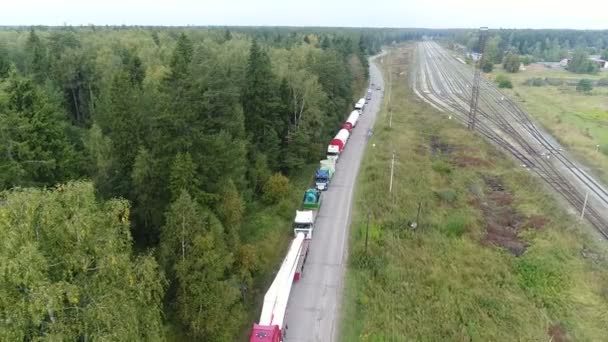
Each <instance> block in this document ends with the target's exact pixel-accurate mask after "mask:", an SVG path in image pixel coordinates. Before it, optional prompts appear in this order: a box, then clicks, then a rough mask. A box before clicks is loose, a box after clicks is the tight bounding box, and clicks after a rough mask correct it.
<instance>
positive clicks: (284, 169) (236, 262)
mask: <svg viewBox="0 0 608 342" xmlns="http://www.w3.org/2000/svg"><path fill="white" fill-rule="evenodd" d="M415 35H419V33H415V32H414V31H407V30H404V31H399V30H375V31H370V32H367V31H362V30H356V29H290V28H171V29H170V28H156V27H148V28H141V27H140V28H137V27H80V28H72V27H61V28H49V27H36V28H4V29H2V30H0V190H2V191H3V192H2V194H1V195H0V235H2V239H3V248H1V249H0V258H1V259H2V263H1V265H0V270H1V271H2V275H3V276H2V278H1V279H0V320H2V322H3V323H2V325H1V326H0V340H3V341H17V340H21V341H30V340H38V339H51V340H55V339H56V340H79V341H89V340H92V339H104V340H124V341H135V340H164V339H178V340H182V339H184V338H186V337H189V338H192V339H194V340H198V341H233V340H235V339H236V338H237V337H238V336H239V335H241V334H242V333H243V331H245V330H246V329H247V326H248V325H249V324H250V323H251V322H252V320H253V318H252V317H254V316H253V315H254V312H255V311H256V309H257V306H258V304H256V303H259V301H260V299H261V295H262V294H263V290H264V288H265V287H266V286H267V285H268V281H269V280H270V278H271V275H272V272H273V270H274V269H275V268H276V267H277V266H278V264H279V262H280V256H281V254H282V251H283V250H284V247H285V245H286V244H285V243H281V242H282V240H281V239H277V238H276V236H275V237H274V238H272V239H271V238H270V237H269V236H270V235H271V234H275V235H276V231H277V230H281V233H280V234H279V235H280V236H288V235H290V234H291V233H290V229H289V224H284V223H286V222H288V221H289V220H291V215H292V214H293V211H292V210H286V209H285V208H290V207H292V206H293V205H292V204H291V203H287V202H289V201H291V199H290V198H287V197H288V196H287V193H289V191H290V179H292V178H293V177H297V176H298V175H299V174H301V173H302V172H303V171H302V170H303V169H305V166H306V165H310V164H312V163H316V162H317V161H318V160H319V159H321V158H322V156H323V152H324V148H325V147H326V143H327V141H328V140H329V139H330V137H331V136H332V134H334V133H335V131H336V129H337V128H338V127H339V123H340V122H341V120H343V119H344V116H345V115H346V114H347V113H348V110H349V108H350V107H351V106H352V103H353V99H354V98H357V97H358V95H360V94H359V92H361V91H362V89H363V88H364V87H365V83H366V78H367V56H368V55H370V54H373V53H376V52H378V51H379V47H380V46H381V45H383V44H386V43H389V42H392V41H398V40H402V39H409V38H413V37H415ZM301 190H303V189H301ZM268 208H276V210H267V209H268ZM279 218H282V219H279ZM278 223H283V225H282V226H280V227H274V226H275V225H278ZM268 226H273V227H272V228H269V227H268ZM269 232H271V233H269ZM272 232H273V233H272ZM267 240H268V241H267ZM269 241H270V243H268V242H269Z"/></svg>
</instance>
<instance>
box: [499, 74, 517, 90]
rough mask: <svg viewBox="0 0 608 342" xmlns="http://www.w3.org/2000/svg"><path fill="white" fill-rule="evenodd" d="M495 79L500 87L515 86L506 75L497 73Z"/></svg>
mask: <svg viewBox="0 0 608 342" xmlns="http://www.w3.org/2000/svg"><path fill="white" fill-rule="evenodd" d="M494 81H495V82H496V83H497V84H498V88H509V89H511V88H513V83H511V80H510V79H509V78H508V77H507V76H506V75H502V74H501V75H497V76H496V79H495V80H494Z"/></svg>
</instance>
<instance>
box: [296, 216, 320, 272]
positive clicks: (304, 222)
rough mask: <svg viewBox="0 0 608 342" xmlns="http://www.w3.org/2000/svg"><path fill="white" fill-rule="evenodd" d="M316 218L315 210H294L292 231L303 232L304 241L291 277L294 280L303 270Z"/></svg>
mask: <svg viewBox="0 0 608 342" xmlns="http://www.w3.org/2000/svg"><path fill="white" fill-rule="evenodd" d="M316 218H317V211H316V210H296V218H295V219H294V220H293V233H294V235H295V236H298V234H304V242H303V245H302V248H301V249H300V258H299V259H298V264H297V266H296V273H295V275H294V277H293V280H294V281H298V280H300V278H301V276H302V272H304V263H305V262H306V257H307V256H308V247H309V246H310V242H311V241H312V233H313V231H314V229H315V220H316Z"/></svg>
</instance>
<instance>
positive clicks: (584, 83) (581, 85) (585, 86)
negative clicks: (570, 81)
mask: <svg viewBox="0 0 608 342" xmlns="http://www.w3.org/2000/svg"><path fill="white" fill-rule="evenodd" d="M591 90H593V83H591V80H588V79H586V78H583V79H582V80H580V81H578V84H577V85H576V91H578V92H581V93H589V92H590V91H591Z"/></svg>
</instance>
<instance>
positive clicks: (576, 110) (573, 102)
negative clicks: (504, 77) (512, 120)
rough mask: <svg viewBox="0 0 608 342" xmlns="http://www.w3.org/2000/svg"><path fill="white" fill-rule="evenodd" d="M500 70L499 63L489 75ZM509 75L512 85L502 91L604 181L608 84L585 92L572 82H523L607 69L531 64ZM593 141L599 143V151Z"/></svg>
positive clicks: (568, 77) (607, 172)
mask: <svg viewBox="0 0 608 342" xmlns="http://www.w3.org/2000/svg"><path fill="white" fill-rule="evenodd" d="M501 73H503V72H502V70H501V68H500V67H499V68H498V70H495V71H494V72H493V73H492V74H490V75H489V77H490V78H493V77H496V75H498V74H501ZM509 77H510V78H511V79H512V81H513V86H514V87H513V89H511V90H510V89H503V90H502V91H503V92H504V93H505V94H508V95H510V96H511V98H513V99H515V100H517V101H518V102H519V104H520V105H521V106H522V107H523V108H524V109H525V110H526V111H527V112H528V113H529V114H530V115H531V116H532V117H533V118H535V119H536V120H537V121H538V122H539V123H540V124H541V125H542V126H543V127H544V128H546V129H547V130H548V131H549V132H550V133H551V134H552V135H553V136H554V137H556V138H557V139H558V140H559V141H560V143H562V144H563V145H564V146H565V147H566V148H567V149H568V150H569V151H571V152H573V153H574V155H575V156H576V157H577V159H579V160H580V161H581V162H583V163H584V164H585V165H586V166H589V167H590V168H591V169H592V171H593V173H595V174H597V175H598V176H599V177H600V178H601V179H602V180H603V181H604V183H608V87H595V88H594V89H593V91H592V92H591V94H589V95H585V94H581V93H579V92H577V91H576V89H575V88H576V87H575V86H570V85H566V84H564V85H561V86H550V85H545V86H542V87H534V86H527V85H524V82H525V81H526V80H527V79H529V78H532V77H540V78H542V79H544V78H546V77H549V78H560V79H565V80H572V81H578V80H580V79H581V78H587V79H592V80H597V79H599V78H602V77H603V78H606V77H608V72H601V73H598V74H596V75H582V74H574V73H571V72H568V71H564V70H553V69H547V68H544V67H539V66H534V65H532V66H529V67H528V68H527V69H526V70H525V71H520V72H518V73H515V74H509ZM596 145H600V149H599V151H598V149H597V147H596ZM602 151H603V152H602Z"/></svg>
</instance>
